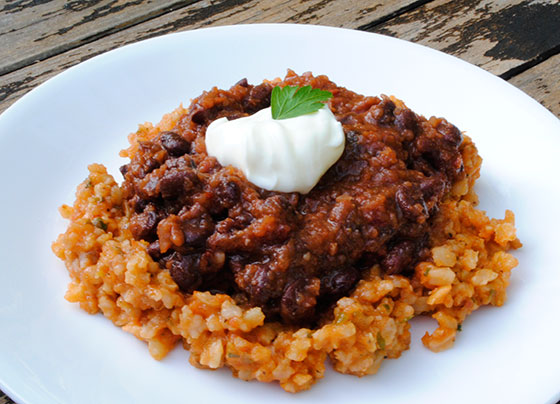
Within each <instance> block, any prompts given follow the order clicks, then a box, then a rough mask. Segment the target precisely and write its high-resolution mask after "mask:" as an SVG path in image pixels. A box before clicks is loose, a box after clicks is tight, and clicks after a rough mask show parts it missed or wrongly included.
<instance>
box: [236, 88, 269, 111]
mask: <svg viewBox="0 0 560 404" xmlns="http://www.w3.org/2000/svg"><path fill="white" fill-rule="evenodd" d="M271 93H272V87H271V86H270V85H269V84H267V83H263V84H259V85H258V86H255V87H253V88H252V89H251V91H249V96H248V97H247V98H246V99H245V100H244V102H243V104H244V107H245V111H246V112H247V113H249V114H251V113H254V112H256V111H259V110H261V109H263V108H266V107H269V106H270V94H271Z"/></svg>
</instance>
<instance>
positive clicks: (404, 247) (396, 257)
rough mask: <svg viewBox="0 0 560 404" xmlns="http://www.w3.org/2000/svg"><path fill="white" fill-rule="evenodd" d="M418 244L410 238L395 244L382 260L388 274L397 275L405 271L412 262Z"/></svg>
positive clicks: (382, 265)
mask: <svg viewBox="0 0 560 404" xmlns="http://www.w3.org/2000/svg"><path fill="white" fill-rule="evenodd" d="M415 251H416V245H415V243H414V242H412V241H410V240H405V241H401V242H399V243H398V244H396V245H395V246H393V247H392V248H391V249H390V250H389V252H388V253H387V255H386V256H385V258H384V259H383V260H382V261H381V267H382V268H383V270H384V271H385V273H386V274H389V275H395V274H400V273H402V272H404V271H405V270H406V269H407V268H408V267H409V266H410V265H411V264H412V263H413V259H414V253H415Z"/></svg>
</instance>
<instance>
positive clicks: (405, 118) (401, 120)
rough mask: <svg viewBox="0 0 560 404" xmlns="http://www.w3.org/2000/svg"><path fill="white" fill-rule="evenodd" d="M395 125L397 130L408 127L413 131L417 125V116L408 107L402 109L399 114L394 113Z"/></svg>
mask: <svg viewBox="0 0 560 404" xmlns="http://www.w3.org/2000/svg"><path fill="white" fill-rule="evenodd" d="M395 125H397V128H399V130H405V129H408V130H411V131H413V132H414V131H416V129H417V127H418V118H417V117H416V114H415V113H414V112H412V111H411V110H410V109H403V110H402V111H401V113H400V114H398V115H396V117H395Z"/></svg>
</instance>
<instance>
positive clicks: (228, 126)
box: [206, 106, 345, 194]
mask: <svg viewBox="0 0 560 404" xmlns="http://www.w3.org/2000/svg"><path fill="white" fill-rule="evenodd" d="M344 143H345V136H344V131H343V130H342V125H341V124H340V122H338V121H337V120H336V118H335V117H334V115H333V113H332V112H331V110H330V109H329V108H328V107H327V106H325V107H323V108H321V109H320V110H318V111H317V112H313V113H311V114H306V115H301V116H298V117H295V118H288V119H281V120H276V119H272V112H271V109H270V108H265V109H263V110H261V111H259V112H257V113H255V114H253V115H251V116H247V117H244V118H239V119H235V120H232V121H229V120H228V119H227V118H220V119H217V120H215V121H214V122H212V123H211V124H210V125H209V126H208V128H207V130H206V151H207V152H208V154H209V155H210V156H214V157H216V158H217V159H218V161H219V162H220V164H221V165H223V166H227V165H232V166H233V167H236V168H238V169H239V170H241V171H242V172H243V174H245V177H247V179H248V180H249V181H250V182H252V183H253V184H255V185H257V186H259V187H261V188H264V189H266V190H269V191H279V192H299V193H302V194H306V193H308V192H309V191H311V189H312V188H313V187H314V186H315V185H316V184H317V183H318V182H319V180H320V179H321V177H322V176H323V174H324V173H325V172H326V171H327V170H328V169H329V168H330V167H331V166H332V165H333V164H334V163H335V162H336V161H337V160H338V159H339V158H340V156H341V155H342V152H343V151H344Z"/></svg>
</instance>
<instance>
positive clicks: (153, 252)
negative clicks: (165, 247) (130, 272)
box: [147, 240, 161, 260]
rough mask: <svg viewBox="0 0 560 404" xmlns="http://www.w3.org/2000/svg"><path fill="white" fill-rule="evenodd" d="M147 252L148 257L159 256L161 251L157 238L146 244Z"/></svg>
mask: <svg viewBox="0 0 560 404" xmlns="http://www.w3.org/2000/svg"><path fill="white" fill-rule="evenodd" d="M147 252H148V254H149V255H150V257H152V258H153V259H155V260H157V259H159V258H161V251H160V248H159V240H156V241H154V242H153V243H150V245H148V249H147Z"/></svg>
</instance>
